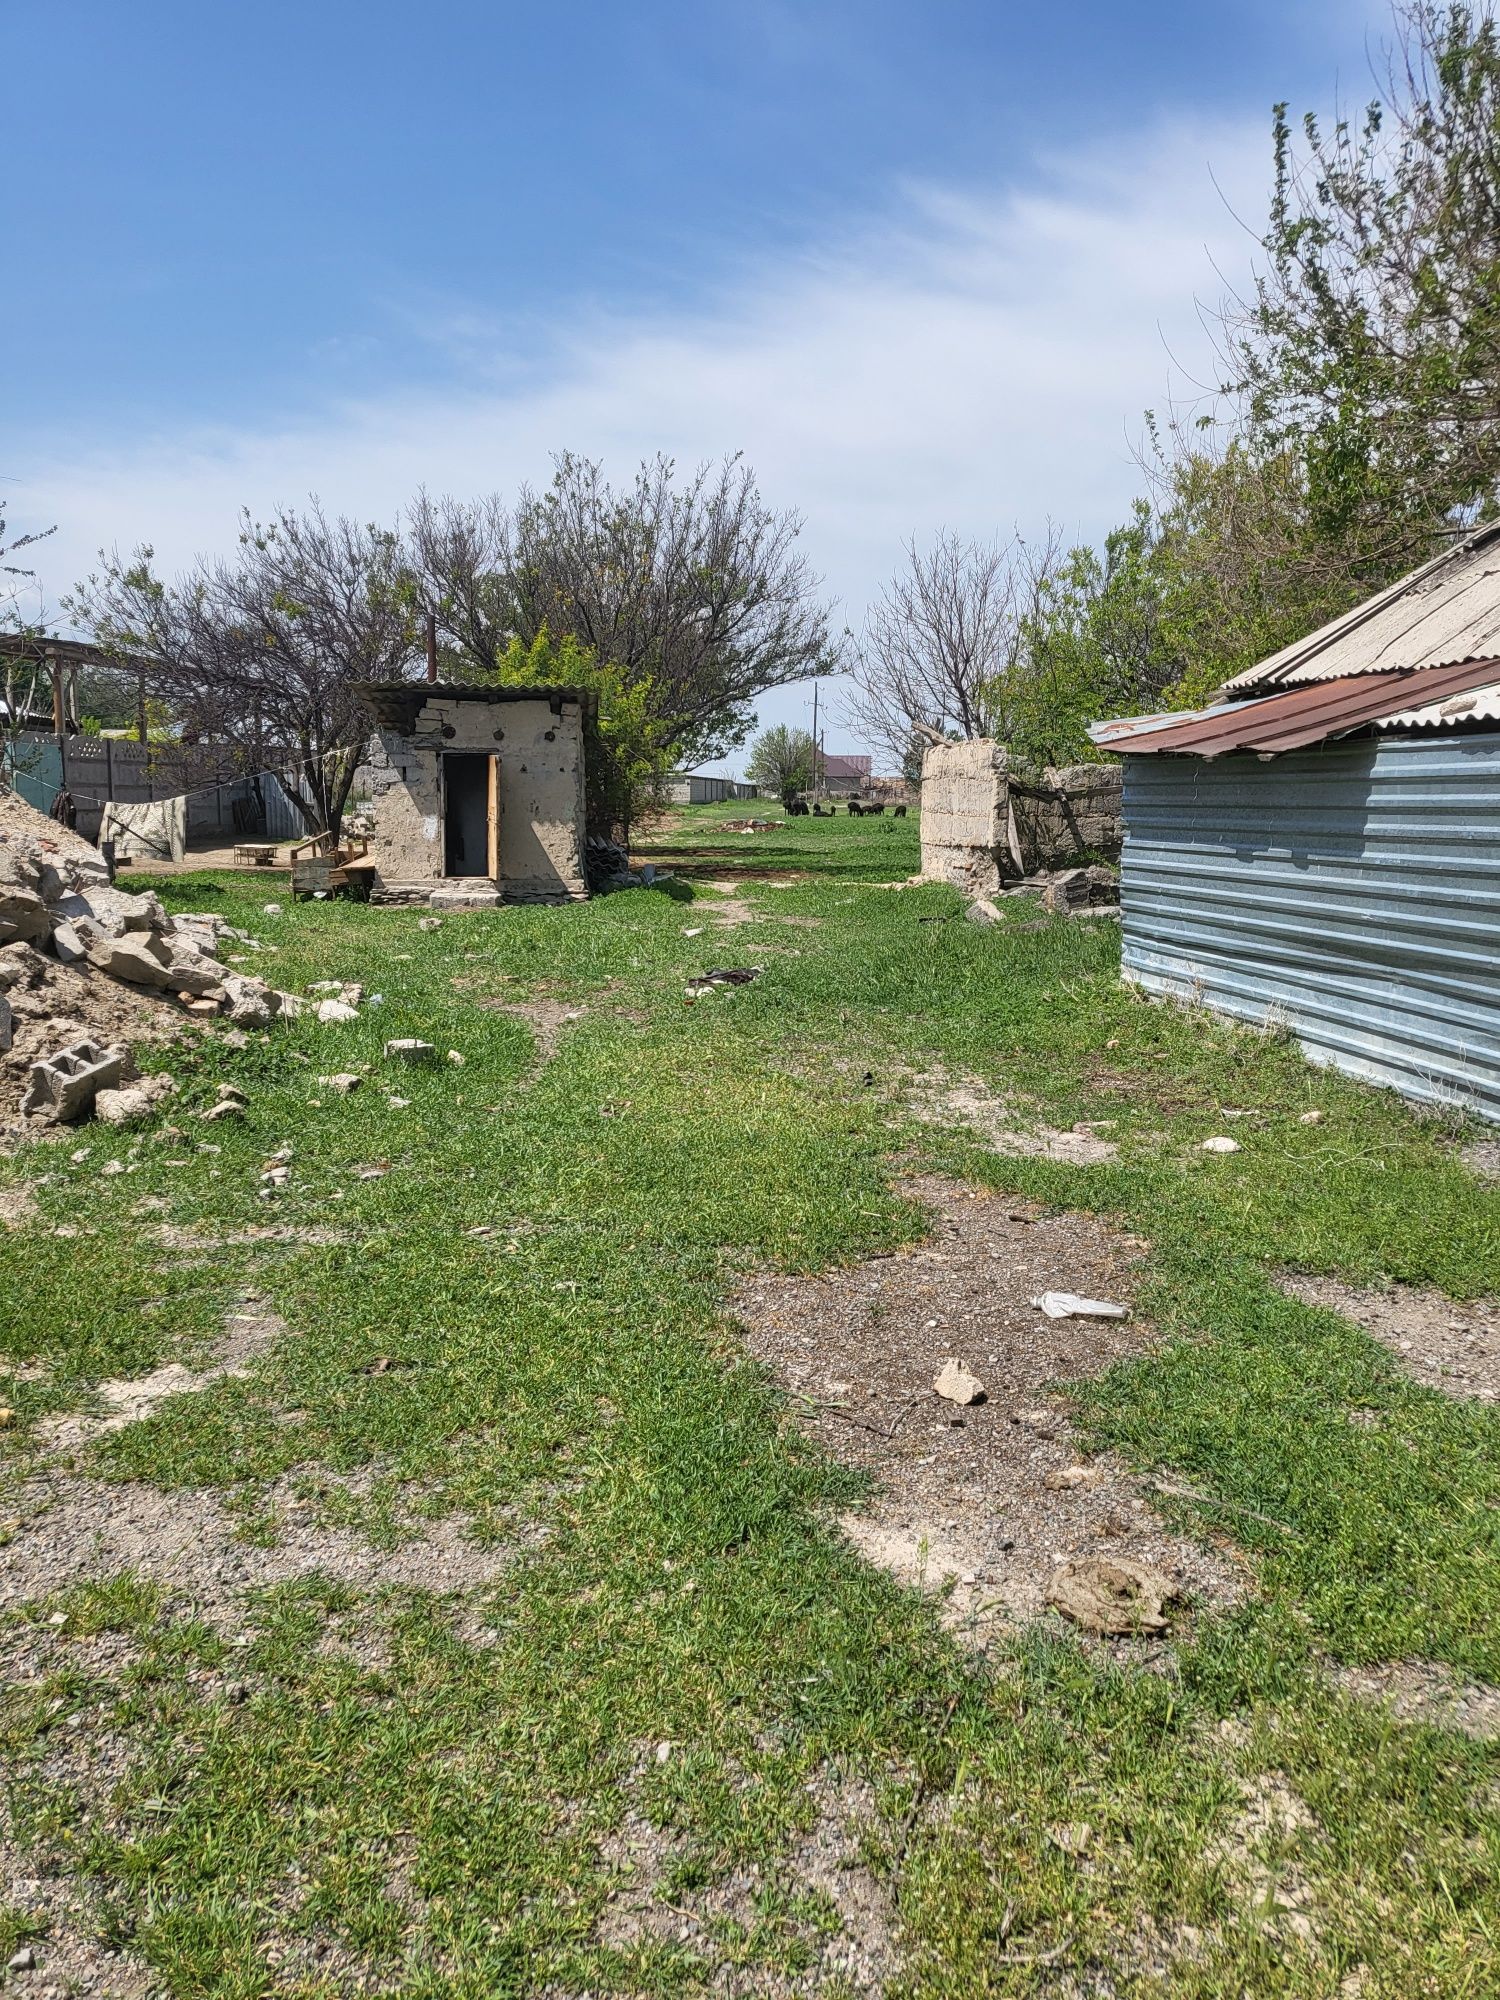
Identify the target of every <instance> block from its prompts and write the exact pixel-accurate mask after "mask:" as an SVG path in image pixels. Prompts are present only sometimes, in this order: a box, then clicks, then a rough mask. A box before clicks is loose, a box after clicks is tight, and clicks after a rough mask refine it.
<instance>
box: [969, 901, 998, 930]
mask: <svg viewBox="0 0 1500 2000" xmlns="http://www.w3.org/2000/svg"><path fill="white" fill-rule="evenodd" d="M964 921H965V922H966V923H971V924H979V925H981V926H983V927H984V928H985V929H988V928H989V926H990V925H991V924H998V923H999V921H1000V911H999V909H998V907H997V906H996V905H995V904H994V903H992V902H991V901H990V899H989V897H988V896H976V897H975V898H974V900H973V902H972V903H970V905H969V907H968V909H966V910H965V911H964Z"/></svg>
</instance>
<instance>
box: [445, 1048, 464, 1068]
mask: <svg viewBox="0 0 1500 2000" xmlns="http://www.w3.org/2000/svg"><path fill="white" fill-rule="evenodd" d="M448 1060H449V1062H451V1063H452V1064H453V1066H454V1067H455V1068H456V1069H462V1068H463V1066H464V1057H463V1056H462V1055H460V1053H459V1051H458V1050H457V1049H449V1051H448Z"/></svg>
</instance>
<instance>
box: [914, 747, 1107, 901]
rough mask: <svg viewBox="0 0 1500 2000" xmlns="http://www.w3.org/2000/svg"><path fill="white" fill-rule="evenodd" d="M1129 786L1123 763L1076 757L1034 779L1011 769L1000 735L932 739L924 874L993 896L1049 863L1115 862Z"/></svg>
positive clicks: (925, 786) (925, 770) (926, 769)
mask: <svg viewBox="0 0 1500 2000" xmlns="http://www.w3.org/2000/svg"><path fill="white" fill-rule="evenodd" d="M1121 784H1122V772H1121V767H1120V766H1119V765H1117V764H1114V765H1111V764H1070V765H1067V766H1066V767H1064V768H1063V769H1061V770H1048V771H1045V772H1044V773H1043V774H1042V779H1041V782H1040V783H1039V784H1036V785H1033V784H1030V783H1026V782H1023V781H1022V780H1021V779H1019V778H1014V777H1012V775H1011V772H1010V769H1009V764H1008V760H1007V756H1006V752H1005V749H1004V747H1003V746H1002V745H1001V744H999V743H995V742H992V741H990V740H989V739H986V738H980V739H978V740H976V741H974V742H970V743H936V744H933V745H932V747H931V748H930V749H929V750H928V751H927V753H926V755H925V756H924V757H923V759H922V799H921V811H922V875H923V878H924V880H927V881H934V882H951V883H952V884H953V885H954V887H955V888H957V889H961V890H962V891H963V892H964V894H965V895H967V896H993V895H994V894H995V893H996V891H997V890H998V889H1000V888H1001V887H1002V886H1003V885H1004V884H1005V883H1006V882H1016V881H1019V880H1020V878H1021V877H1022V876H1023V875H1032V874H1035V873H1037V872H1038V871H1040V870H1043V869H1049V868H1068V867H1071V866H1073V864H1074V863H1075V862H1078V861H1082V860H1091V859H1094V858H1095V857H1102V858H1103V859H1106V860H1110V861H1113V860H1116V859H1117V858H1118V856H1119V853H1120V844H1121Z"/></svg>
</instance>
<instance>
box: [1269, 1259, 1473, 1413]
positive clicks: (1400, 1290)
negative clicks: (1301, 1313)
mask: <svg viewBox="0 0 1500 2000" xmlns="http://www.w3.org/2000/svg"><path fill="white" fill-rule="evenodd" d="M1281 1283H1282V1287H1283V1289H1284V1290H1285V1291H1287V1292H1289V1293H1290V1294H1291V1296H1292V1297H1293V1298H1294V1299H1301V1300H1302V1301H1303V1303H1304V1304H1305V1305H1310V1306H1322V1307H1323V1308H1324V1310H1325V1311H1327V1312H1335V1313H1340V1314H1342V1315H1343V1317H1344V1318H1345V1319H1352V1320H1353V1321H1354V1323H1355V1325H1356V1326H1362V1327H1363V1328H1364V1330H1365V1332H1366V1333H1368V1334H1371V1335H1373V1336H1374V1338H1375V1339H1376V1340H1378V1341H1379V1342H1380V1343H1381V1345H1382V1346H1384V1347H1388V1348H1389V1349H1390V1350H1391V1352H1392V1354H1394V1355H1395V1357H1396V1359H1397V1360H1398V1361H1399V1362H1400V1364H1401V1366H1402V1367H1403V1368H1404V1369H1405V1370H1406V1372H1407V1374H1408V1375H1410V1376H1411V1377H1412V1379H1413V1380H1414V1381H1417V1382H1422V1383H1425V1384H1426V1386H1427V1387H1428V1388H1429V1389H1437V1390H1440V1391H1441V1393H1442V1394H1443V1395H1445V1396H1472V1397H1474V1398H1475V1399H1476V1400H1477V1401H1479V1402H1481V1403H1493V1402H1497V1401H1500V1303H1496V1302H1494V1301H1490V1300H1481V1301H1479V1302H1477V1303H1474V1304H1471V1305H1466V1306H1460V1305H1455V1304H1454V1302H1453V1300H1452V1299H1450V1298H1449V1297H1448V1296H1447V1295H1446V1293H1444V1292H1437V1291H1422V1290H1418V1289H1417V1288H1416V1287H1415V1286H1412V1285H1389V1286H1386V1287H1385V1288H1383V1289H1379V1290H1377V1289H1374V1288H1371V1289H1369V1290H1363V1289H1361V1288H1360V1287H1359V1286H1358V1285H1346V1284H1342V1283H1341V1282H1340V1281H1339V1280H1338V1279H1337V1278H1307V1277H1301V1276H1297V1275H1290V1276H1287V1277H1284V1278H1283V1279H1282V1280H1281Z"/></svg>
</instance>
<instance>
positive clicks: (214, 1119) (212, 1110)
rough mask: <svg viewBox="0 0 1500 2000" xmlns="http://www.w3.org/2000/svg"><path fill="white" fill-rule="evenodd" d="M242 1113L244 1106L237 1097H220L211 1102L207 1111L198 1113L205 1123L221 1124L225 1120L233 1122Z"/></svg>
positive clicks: (241, 1115) (242, 1115) (242, 1114)
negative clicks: (215, 1101) (215, 1102)
mask: <svg viewBox="0 0 1500 2000" xmlns="http://www.w3.org/2000/svg"><path fill="white" fill-rule="evenodd" d="M244 1115H245V1107H244V1105H243V1104H242V1103H241V1102H240V1100H239V1099H238V1098H237V1097H221V1098H220V1099H219V1101H218V1103H217V1104H211V1105H210V1106H209V1107H208V1109H207V1111H200V1112H199V1113H198V1116H199V1117H200V1118H201V1119H202V1121H203V1123H204V1124H205V1125H222V1124H224V1123H225V1121H226V1120H228V1121H229V1122H230V1123H233V1122H234V1121H236V1120H237V1119H240V1118H243V1117H244Z"/></svg>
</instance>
